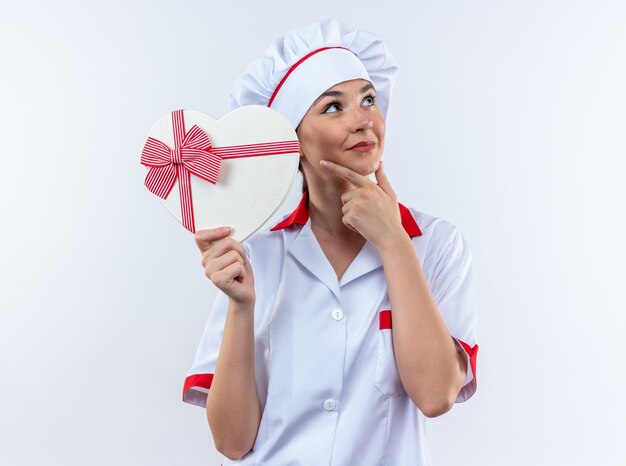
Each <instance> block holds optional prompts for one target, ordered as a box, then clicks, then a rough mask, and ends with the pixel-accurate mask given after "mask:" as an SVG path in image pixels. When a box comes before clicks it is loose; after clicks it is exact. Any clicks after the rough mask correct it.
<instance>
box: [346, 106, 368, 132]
mask: <svg viewBox="0 0 626 466" xmlns="http://www.w3.org/2000/svg"><path fill="white" fill-rule="evenodd" d="M351 125H352V132H357V131H367V130H368V129H371V128H372V117H371V115H369V113H368V112H367V111H366V110H364V109H362V108H359V109H358V110H355V111H354V112H353V116H352V121H351Z"/></svg>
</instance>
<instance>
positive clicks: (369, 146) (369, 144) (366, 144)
mask: <svg viewBox="0 0 626 466" xmlns="http://www.w3.org/2000/svg"><path fill="white" fill-rule="evenodd" d="M375 145H376V143H375V142H374V141H361V142H359V143H358V144H355V145H354V146H352V147H351V148H350V149H348V150H352V149H361V150H363V149H372V148H373V147H374V146H375Z"/></svg>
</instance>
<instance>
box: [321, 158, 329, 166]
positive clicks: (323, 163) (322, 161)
mask: <svg viewBox="0 0 626 466" xmlns="http://www.w3.org/2000/svg"><path fill="white" fill-rule="evenodd" d="M320 164H321V165H322V166H324V167H327V166H328V162H327V161H326V160H320Z"/></svg>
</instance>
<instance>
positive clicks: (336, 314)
mask: <svg viewBox="0 0 626 466" xmlns="http://www.w3.org/2000/svg"><path fill="white" fill-rule="evenodd" d="M332 316H333V319H335V320H341V319H343V311H342V310H341V309H339V308H337V309H333V312H332Z"/></svg>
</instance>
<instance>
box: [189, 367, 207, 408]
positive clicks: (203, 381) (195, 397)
mask: <svg viewBox="0 0 626 466" xmlns="http://www.w3.org/2000/svg"><path fill="white" fill-rule="evenodd" d="M212 382H213V374H193V375H190V376H188V377H187V378H186V379H185V384H184V386H183V401H184V402H185V403H189V404H192V405H196V406H200V407H201V408H205V407H206V399H207V396H208V394H209V388H211V383H212Z"/></svg>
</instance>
